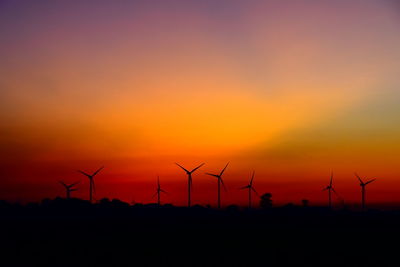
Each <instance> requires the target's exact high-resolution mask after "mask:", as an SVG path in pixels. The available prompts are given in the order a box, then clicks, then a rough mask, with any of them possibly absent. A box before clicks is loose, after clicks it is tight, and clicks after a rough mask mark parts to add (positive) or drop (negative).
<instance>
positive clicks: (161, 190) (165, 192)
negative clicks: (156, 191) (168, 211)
mask: <svg viewBox="0 0 400 267" xmlns="http://www.w3.org/2000/svg"><path fill="white" fill-rule="evenodd" d="M160 192H163V193H164V194H167V195H168V194H169V193H168V192H167V191H165V190H163V189H160Z"/></svg>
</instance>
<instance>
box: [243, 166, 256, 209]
mask: <svg viewBox="0 0 400 267" xmlns="http://www.w3.org/2000/svg"><path fill="white" fill-rule="evenodd" d="M254 175H255V171H253V175H252V176H251V180H250V183H249V184H248V185H246V186H243V187H242V188H240V189H248V190H249V209H251V191H254V193H256V195H257V196H259V194H258V193H257V191H256V190H255V189H254V187H253V180H254Z"/></svg>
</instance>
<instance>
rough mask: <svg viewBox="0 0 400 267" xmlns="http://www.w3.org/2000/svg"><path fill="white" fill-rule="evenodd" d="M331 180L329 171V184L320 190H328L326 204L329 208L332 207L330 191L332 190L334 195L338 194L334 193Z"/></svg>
mask: <svg viewBox="0 0 400 267" xmlns="http://www.w3.org/2000/svg"><path fill="white" fill-rule="evenodd" d="M332 182H333V172H332V173H331V181H330V182H329V185H327V186H326V187H325V188H324V189H323V190H322V191H326V190H328V205H329V208H332V192H334V193H335V194H336V195H338V194H337V193H336V191H335V189H334V188H333V185H332Z"/></svg>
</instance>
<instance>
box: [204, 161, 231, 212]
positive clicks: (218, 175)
mask: <svg viewBox="0 0 400 267" xmlns="http://www.w3.org/2000/svg"><path fill="white" fill-rule="evenodd" d="M228 164H229V162H228V163H227V164H226V165H225V167H224V168H223V169H222V171H221V172H220V174H212V173H207V172H206V174H207V175H210V176H214V177H215V178H217V179H218V209H220V208H221V184H222V186H223V187H224V190H225V191H226V187H225V184H224V180H222V174H224V171H225V169H226V167H228Z"/></svg>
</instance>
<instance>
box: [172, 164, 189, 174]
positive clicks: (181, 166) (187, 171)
mask: <svg viewBox="0 0 400 267" xmlns="http://www.w3.org/2000/svg"><path fill="white" fill-rule="evenodd" d="M175 164H176V165H178V166H179V167H181V169H182V170H184V171H185V172H189V171H188V170H186V169H185V168H183V167H182V166H181V165H179V164H178V163H176V162H175Z"/></svg>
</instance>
